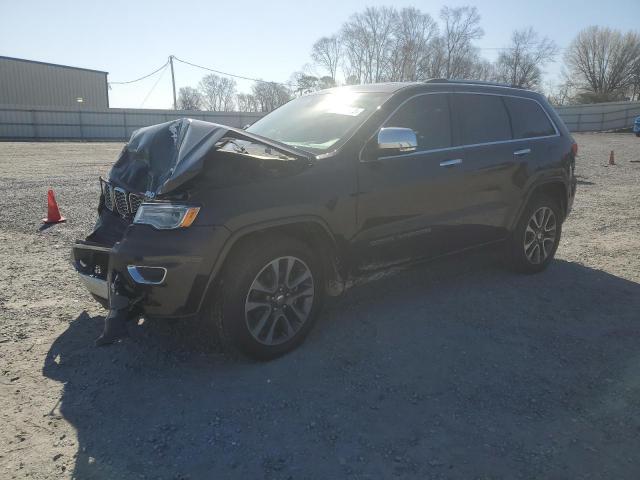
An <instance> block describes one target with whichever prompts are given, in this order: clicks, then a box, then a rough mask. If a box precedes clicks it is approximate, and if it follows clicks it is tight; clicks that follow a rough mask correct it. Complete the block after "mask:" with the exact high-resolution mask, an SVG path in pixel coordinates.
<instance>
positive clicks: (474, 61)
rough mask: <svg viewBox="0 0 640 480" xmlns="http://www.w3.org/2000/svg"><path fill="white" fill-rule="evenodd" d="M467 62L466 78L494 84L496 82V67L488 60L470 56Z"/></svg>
mask: <svg viewBox="0 0 640 480" xmlns="http://www.w3.org/2000/svg"><path fill="white" fill-rule="evenodd" d="M469 61H470V64H469V67H468V69H467V70H468V72H469V73H468V75H467V77H466V78H468V79H469V80H481V81H483V82H494V81H495V80H496V66H495V65H494V64H493V63H491V62H490V61H489V60H487V59H484V58H480V57H479V56H472V57H470V58H469Z"/></svg>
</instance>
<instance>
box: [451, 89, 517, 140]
mask: <svg viewBox="0 0 640 480" xmlns="http://www.w3.org/2000/svg"><path fill="white" fill-rule="evenodd" d="M452 97H453V105H454V109H455V111H456V114H457V115H456V116H457V122H456V124H457V127H458V132H459V135H460V143H461V145H474V144H476V143H488V142H499V141H503V140H511V125H510V123H509V115H508V114H507V110H506V108H505V106H504V103H503V101H502V97H500V96H497V95H482V94H472V93H456V94H454V95H453V96H452Z"/></svg>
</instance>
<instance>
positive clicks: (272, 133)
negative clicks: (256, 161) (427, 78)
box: [247, 90, 389, 151]
mask: <svg viewBox="0 0 640 480" xmlns="http://www.w3.org/2000/svg"><path fill="white" fill-rule="evenodd" d="M387 98H389V94H387V93H367V92H352V91H349V90H337V91H332V92H327V93H316V94H313V95H306V96H304V97H300V98H297V99H295V100H292V101H291V102H289V103H287V104H285V105H283V106H282V107H280V108H278V109H277V110H274V111H273V112H271V113H270V114H268V115H267V116H266V117H264V118H261V119H260V120H258V121H257V122H256V123H254V124H253V125H251V126H250V127H249V128H247V131H248V132H251V133H255V134H257V135H262V136H263V137H267V138H271V139H273V140H276V141H278V142H282V143H285V144H288V145H291V146H294V147H300V148H302V149H306V150H316V151H327V150H329V149H332V148H337V147H338V146H339V145H340V143H342V142H344V141H346V140H347V138H349V136H350V134H351V133H353V132H354V131H355V130H356V128H358V127H359V126H360V125H361V124H362V123H363V122H364V121H365V120H366V119H367V118H368V117H369V115H370V114H371V113H372V112H374V111H375V110H376V109H377V108H378V106H380V105H381V104H382V103H383V102H384V101H385V100H386V99H387Z"/></svg>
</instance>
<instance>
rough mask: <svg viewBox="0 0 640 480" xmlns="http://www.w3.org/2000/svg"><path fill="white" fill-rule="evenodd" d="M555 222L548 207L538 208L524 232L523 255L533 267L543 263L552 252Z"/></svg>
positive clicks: (554, 217) (553, 215) (555, 232)
mask: <svg viewBox="0 0 640 480" xmlns="http://www.w3.org/2000/svg"><path fill="white" fill-rule="evenodd" d="M556 234H557V220H556V215H555V213H553V210H552V209H550V208H549V207H540V208H538V209H537V210H536V211H535V212H534V213H533V215H532V216H531V218H530V219H529V222H528V223H527V228H526V230H525V232H524V254H525V256H526V257H527V260H528V261H529V262H531V263H532V264H534V265H539V264H541V263H543V262H544V261H545V260H546V259H547V258H549V256H550V255H551V254H552V252H553V247H554V245H555V243H556Z"/></svg>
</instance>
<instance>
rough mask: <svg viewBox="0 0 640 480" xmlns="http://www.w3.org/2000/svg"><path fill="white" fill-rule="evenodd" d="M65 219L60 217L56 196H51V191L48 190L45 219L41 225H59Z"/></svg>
mask: <svg viewBox="0 0 640 480" xmlns="http://www.w3.org/2000/svg"><path fill="white" fill-rule="evenodd" d="M66 220H67V219H66V218H64V217H63V216H62V215H60V210H59V209H58V204H57V202H56V196H55V195H54V194H53V190H49V193H48V194H47V218H43V219H42V223H60V222H65V221H66Z"/></svg>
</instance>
